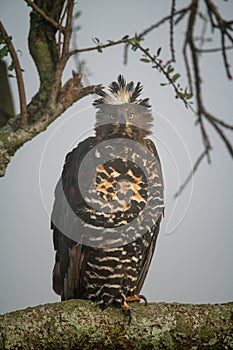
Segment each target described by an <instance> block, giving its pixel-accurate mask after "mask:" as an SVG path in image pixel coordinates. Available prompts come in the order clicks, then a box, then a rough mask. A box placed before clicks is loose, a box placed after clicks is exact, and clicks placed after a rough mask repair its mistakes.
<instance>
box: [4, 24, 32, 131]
mask: <svg viewBox="0 0 233 350" xmlns="http://www.w3.org/2000/svg"><path fill="white" fill-rule="evenodd" d="M0 32H1V34H2V37H3V39H4V41H5V43H6V45H7V47H8V49H9V52H10V55H11V58H12V60H13V62H14V63H15V73H16V78H17V84H18V91H19V100H20V114H21V124H27V122H28V117H27V102H26V94H25V88H24V81H23V74H22V69H21V66H20V63H19V59H18V55H17V53H16V51H15V48H14V45H13V44H12V41H11V39H10V37H9V35H8V34H7V31H6V29H5V27H4V26H3V24H2V22H1V21H0Z"/></svg>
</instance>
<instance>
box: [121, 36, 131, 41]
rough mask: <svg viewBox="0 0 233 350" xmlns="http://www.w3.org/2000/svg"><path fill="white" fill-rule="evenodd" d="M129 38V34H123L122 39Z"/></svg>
mask: <svg viewBox="0 0 233 350" xmlns="http://www.w3.org/2000/svg"><path fill="white" fill-rule="evenodd" d="M128 38H129V35H125V36H123V38H122V39H121V40H126V39H128Z"/></svg>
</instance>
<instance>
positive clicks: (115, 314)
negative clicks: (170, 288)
mask: <svg viewBox="0 0 233 350" xmlns="http://www.w3.org/2000/svg"><path fill="white" fill-rule="evenodd" d="M132 309H133V319H132V322H131V324H130V325H128V322H127V321H128V320H127V317H126V316H125V315H124V314H123V311H122V310H121V309H116V308H114V307H113V308H108V309H106V310H104V311H101V310H100V309H99V307H97V306H96V305H95V304H94V303H92V302H88V301H84V300H69V301H65V302H62V303H55V304H47V305H41V306H36V307H33V308H27V309H25V310H21V311H16V312H11V313H8V314H5V315H2V316H0V331H1V337H0V349H56V350H57V349H108V350H110V349H173V350H174V349H193V350H194V349H196V350H197V349H232V348H233V303H227V304H215V305H213V304H212V305H210V304H205V305H204V304H202V305H190V304H178V303H171V304H167V303H150V304H148V305H147V306H145V305H144V304H137V305H135V304H134V305H132Z"/></svg>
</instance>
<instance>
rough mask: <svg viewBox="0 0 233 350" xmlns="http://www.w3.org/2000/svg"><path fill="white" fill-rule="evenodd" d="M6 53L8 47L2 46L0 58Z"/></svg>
mask: <svg viewBox="0 0 233 350" xmlns="http://www.w3.org/2000/svg"><path fill="white" fill-rule="evenodd" d="M7 54H8V47H7V46H4V47H3V48H2V49H1V50H0V59H1V58H3V57H5V56H7Z"/></svg>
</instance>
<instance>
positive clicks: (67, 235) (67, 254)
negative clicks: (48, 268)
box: [51, 137, 95, 300]
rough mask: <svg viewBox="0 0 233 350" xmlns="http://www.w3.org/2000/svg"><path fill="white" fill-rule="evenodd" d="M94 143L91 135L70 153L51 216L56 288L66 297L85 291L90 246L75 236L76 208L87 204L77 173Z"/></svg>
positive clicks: (54, 283)
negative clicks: (84, 200) (83, 284)
mask: <svg viewBox="0 0 233 350" xmlns="http://www.w3.org/2000/svg"><path fill="white" fill-rule="evenodd" d="M94 143H95V138H93V137H89V138H88V139H86V140H85V141H83V142H81V143H80V144H79V145H78V146H77V147H76V148H75V149H73V151H72V152H70V153H69V154H68V155H67V156H66V161H65V165H64V168H63V172H62V176H61V178H60V179H59V181H58V184H57V186H56V190H55V202H54V206H53V212H52V217H51V228H52V230H53V243H54V249H55V251H56V258H55V265H54V269H53V289H54V291H55V292H56V293H57V294H59V295H61V299H62V300H66V299H72V298H81V297H82V294H83V290H82V279H83V272H84V271H85V266H86V261H87V259H88V255H89V249H90V248H88V247H86V246H83V245H81V244H77V243H76V241H75V240H73V239H71V238H72V233H73V232H74V230H76V227H74V223H75V220H74V213H73V212H72V210H73V211H74V212H78V211H79V210H82V207H83V198H82V196H81V194H80V191H79V188H78V186H77V178H76V174H77V172H78V169H79V166H80V164H81V162H82V159H83V158H84V156H85V155H86V154H87V153H88V152H89V150H90V149H91V148H92V147H93V145H94Z"/></svg>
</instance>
